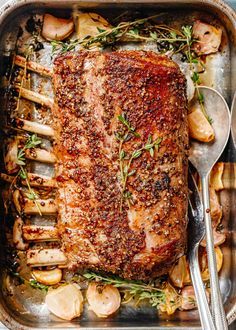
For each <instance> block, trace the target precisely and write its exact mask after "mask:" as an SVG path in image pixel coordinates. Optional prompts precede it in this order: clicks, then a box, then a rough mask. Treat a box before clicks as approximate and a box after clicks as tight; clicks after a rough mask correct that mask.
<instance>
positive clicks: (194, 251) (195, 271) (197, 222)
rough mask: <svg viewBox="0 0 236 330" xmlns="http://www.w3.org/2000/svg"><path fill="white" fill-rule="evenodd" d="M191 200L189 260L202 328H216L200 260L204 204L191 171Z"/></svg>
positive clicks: (207, 329)
mask: <svg viewBox="0 0 236 330" xmlns="http://www.w3.org/2000/svg"><path fill="white" fill-rule="evenodd" d="M188 174H189V175H188V187H189V190H190V191H189V202H188V218H189V223H188V237H189V239H188V254H187V255H188V261H189V268H190V274H191V279H192V284H193V287H194V292H195V296H196V300H197V306H198V312H199V316H200V320H201V325H202V329H204V330H215V326H214V323H213V319H212V315H211V311H210V308H209V305H208V301H207V296H206V289H205V287H204V284H203V281H202V278H201V272H200V267H199V261H198V248H199V244H200V242H201V240H202V239H203V237H204V236H205V226H204V217H203V206H202V202H201V199H200V195H199V191H198V188H197V185H196V182H195V180H194V178H193V176H192V173H191V171H190V170H189V173H188Z"/></svg>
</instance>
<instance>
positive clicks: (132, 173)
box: [128, 170, 136, 176]
mask: <svg viewBox="0 0 236 330" xmlns="http://www.w3.org/2000/svg"><path fill="white" fill-rule="evenodd" d="M135 173H136V170H132V171H130V172H129V173H128V176H132V175H134V174H135Z"/></svg>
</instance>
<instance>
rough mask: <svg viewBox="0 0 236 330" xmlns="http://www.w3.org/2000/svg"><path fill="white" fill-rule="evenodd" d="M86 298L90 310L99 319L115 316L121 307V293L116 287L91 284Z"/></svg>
mask: <svg viewBox="0 0 236 330" xmlns="http://www.w3.org/2000/svg"><path fill="white" fill-rule="evenodd" d="M86 296H87V300H88V303H89V307H90V309H91V310H92V311H93V312H94V313H95V314H96V315H97V316H98V317H107V316H109V315H111V314H114V313H115V312H116V311H117V310H118V308H119V307H120V303H121V298H120V293H119V291H118V289H117V288H116V287H114V286H113V285H110V284H107V285H101V284H98V283H90V284H89V286H88V290H87V295H86Z"/></svg>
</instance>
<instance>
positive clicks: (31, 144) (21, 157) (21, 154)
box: [16, 134, 42, 215]
mask: <svg viewBox="0 0 236 330" xmlns="http://www.w3.org/2000/svg"><path fill="white" fill-rule="evenodd" d="M41 143H42V140H41V139H40V138H39V137H38V136H37V134H32V135H30V136H29V137H28V139H27V140H26V142H25V144H24V146H23V148H20V149H19V150H18V152H17V161H16V163H17V165H19V166H20V170H19V172H18V176H20V177H21V179H23V180H25V182H26V184H27V187H28V190H29V192H27V193H26V196H27V198H29V199H30V200H33V201H34V203H35V205H36V207H37V209H38V212H39V214H40V215H42V212H41V209H40V205H39V203H38V201H37V199H38V195H37V194H36V192H35V191H34V190H33V189H32V187H31V186H30V182H29V179H28V173H27V170H26V168H25V165H26V159H25V151H26V149H34V148H35V147H37V146H38V145H40V144H41Z"/></svg>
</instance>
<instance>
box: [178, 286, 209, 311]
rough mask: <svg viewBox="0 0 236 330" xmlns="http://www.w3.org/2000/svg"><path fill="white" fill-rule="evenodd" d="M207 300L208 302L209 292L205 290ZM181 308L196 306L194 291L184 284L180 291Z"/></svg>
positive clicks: (187, 308)
mask: <svg viewBox="0 0 236 330" xmlns="http://www.w3.org/2000/svg"><path fill="white" fill-rule="evenodd" d="M206 295H207V300H208V302H209V300H210V295H209V292H208V291H206ZM181 298H182V300H181V308H182V309H183V310H190V309H194V308H196V307H197V301H196V296H195V293H194V288H193V287H192V286H185V287H184V288H183V290H182V292H181Z"/></svg>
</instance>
